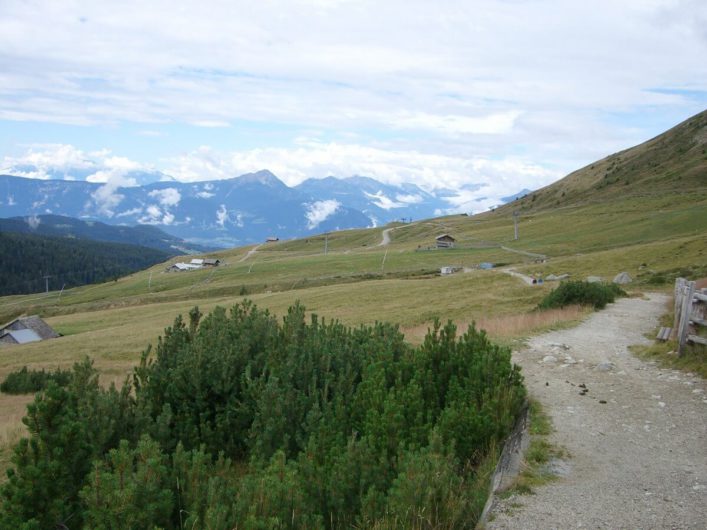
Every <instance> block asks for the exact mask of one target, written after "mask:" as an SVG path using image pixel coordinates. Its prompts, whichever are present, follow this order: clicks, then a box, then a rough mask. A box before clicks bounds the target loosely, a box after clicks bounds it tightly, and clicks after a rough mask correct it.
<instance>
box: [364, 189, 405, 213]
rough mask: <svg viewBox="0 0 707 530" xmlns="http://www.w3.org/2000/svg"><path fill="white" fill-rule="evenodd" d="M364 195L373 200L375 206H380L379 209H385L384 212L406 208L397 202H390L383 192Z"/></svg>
mask: <svg viewBox="0 0 707 530" xmlns="http://www.w3.org/2000/svg"><path fill="white" fill-rule="evenodd" d="M363 193H364V194H365V195H366V197H368V198H369V199H373V204H375V205H376V206H378V208H383V209H384V210H390V209H392V208H402V207H404V206H405V205H404V204H403V203H401V202H395V201H392V200H390V199H389V198H388V197H386V196H385V194H384V193H383V192H382V191H379V192H377V193H368V192H365V191H364V192H363Z"/></svg>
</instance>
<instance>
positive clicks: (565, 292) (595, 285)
mask: <svg viewBox="0 0 707 530" xmlns="http://www.w3.org/2000/svg"><path fill="white" fill-rule="evenodd" d="M617 296H626V292H625V291H624V290H623V289H621V287H619V286H618V285H616V284H614V283H600V282H582V281H567V282H562V283H561V284H560V285H559V286H558V287H556V288H555V289H553V290H552V291H550V292H549V293H548V294H547V295H546V296H545V298H543V299H542V300H541V301H540V303H539V304H538V308H539V309H551V308H554V307H565V306H568V305H575V304H579V305H590V306H592V307H594V309H604V308H605V307H606V304H611V303H613V302H614V300H615V299H616V297H617Z"/></svg>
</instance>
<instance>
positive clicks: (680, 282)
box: [672, 278, 687, 337]
mask: <svg viewBox="0 0 707 530" xmlns="http://www.w3.org/2000/svg"><path fill="white" fill-rule="evenodd" d="M686 281H687V280H685V278H677V279H676V280H675V310H674V314H675V318H674V319H673V332H672V335H673V337H677V335H678V326H679V325H680V311H681V310H682V291H683V288H684V287H685V282H686Z"/></svg>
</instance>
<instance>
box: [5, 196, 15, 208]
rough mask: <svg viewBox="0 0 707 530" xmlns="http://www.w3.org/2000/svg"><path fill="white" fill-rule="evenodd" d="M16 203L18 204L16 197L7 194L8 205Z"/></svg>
mask: <svg viewBox="0 0 707 530" xmlns="http://www.w3.org/2000/svg"><path fill="white" fill-rule="evenodd" d="M15 204H17V203H16V202H15V198H14V197H13V196H12V195H8V196H7V205H8V206H14V205H15Z"/></svg>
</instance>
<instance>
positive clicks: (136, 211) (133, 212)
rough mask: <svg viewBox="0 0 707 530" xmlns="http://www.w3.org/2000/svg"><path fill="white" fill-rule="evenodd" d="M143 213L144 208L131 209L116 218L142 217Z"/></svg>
mask: <svg viewBox="0 0 707 530" xmlns="http://www.w3.org/2000/svg"><path fill="white" fill-rule="evenodd" d="M141 213H142V208H131V209H130V210H125V211H124V212H120V213H118V214H116V217H132V216H133V215H140V214H141Z"/></svg>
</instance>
